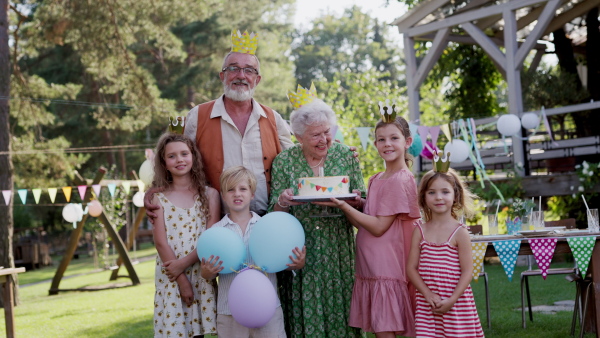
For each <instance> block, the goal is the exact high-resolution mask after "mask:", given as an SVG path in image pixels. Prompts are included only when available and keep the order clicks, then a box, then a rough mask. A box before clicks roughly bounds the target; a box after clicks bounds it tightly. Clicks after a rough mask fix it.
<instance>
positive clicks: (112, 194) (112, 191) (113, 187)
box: [106, 183, 117, 197]
mask: <svg viewBox="0 0 600 338" xmlns="http://www.w3.org/2000/svg"><path fill="white" fill-rule="evenodd" d="M106 186H107V187H108V192H109V193H110V197H115V190H117V185H116V184H114V183H109V184H107V185H106Z"/></svg>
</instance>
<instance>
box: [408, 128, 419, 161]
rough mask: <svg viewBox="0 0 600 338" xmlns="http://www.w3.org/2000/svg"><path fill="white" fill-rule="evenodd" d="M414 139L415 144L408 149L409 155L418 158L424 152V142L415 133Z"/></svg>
mask: <svg viewBox="0 0 600 338" xmlns="http://www.w3.org/2000/svg"><path fill="white" fill-rule="evenodd" d="M412 137H413V142H412V144H411V145H410V148H408V153H409V154H411V155H412V156H413V157H417V156H419V154H420V153H421V151H422V150H423V141H422V140H421V136H419V134H417V133H414V134H413V136H412Z"/></svg>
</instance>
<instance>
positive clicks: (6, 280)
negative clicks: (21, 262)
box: [0, 267, 25, 338]
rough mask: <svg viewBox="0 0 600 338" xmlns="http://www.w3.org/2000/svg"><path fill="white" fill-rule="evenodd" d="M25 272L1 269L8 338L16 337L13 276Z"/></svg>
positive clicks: (22, 270)
mask: <svg viewBox="0 0 600 338" xmlns="http://www.w3.org/2000/svg"><path fill="white" fill-rule="evenodd" d="M21 272H25V268H7V269H4V268H3V267H0V284H4V292H3V293H2V301H3V302H4V322H5V323H6V337H7V338H14V336H15V315H14V313H13V303H14V302H15V295H14V294H13V286H12V285H13V278H12V275H13V274H17V273H21Z"/></svg>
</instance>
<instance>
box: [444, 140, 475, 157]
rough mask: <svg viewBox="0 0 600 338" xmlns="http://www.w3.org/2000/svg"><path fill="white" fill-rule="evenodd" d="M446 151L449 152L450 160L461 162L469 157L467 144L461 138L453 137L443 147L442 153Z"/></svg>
mask: <svg viewBox="0 0 600 338" xmlns="http://www.w3.org/2000/svg"><path fill="white" fill-rule="evenodd" d="M448 152H450V162H453V163H459V162H463V161H466V160H467V158H469V145H468V144H467V142H465V141H463V140H459V139H454V140H452V142H448V143H446V146H445V147H444V154H447V153H448Z"/></svg>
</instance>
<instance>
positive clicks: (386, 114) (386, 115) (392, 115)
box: [379, 99, 396, 123]
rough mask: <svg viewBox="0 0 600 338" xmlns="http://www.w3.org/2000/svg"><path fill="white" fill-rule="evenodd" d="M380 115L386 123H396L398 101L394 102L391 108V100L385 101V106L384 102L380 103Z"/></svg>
mask: <svg viewBox="0 0 600 338" xmlns="http://www.w3.org/2000/svg"><path fill="white" fill-rule="evenodd" d="M379 113H380V114H381V120H382V121H383V122H384V123H391V122H394V120H395V119H396V100H393V101H392V106H391V107H390V100H389V99H387V100H385V105H384V103H383V102H381V101H379Z"/></svg>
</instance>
